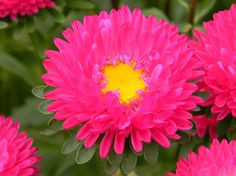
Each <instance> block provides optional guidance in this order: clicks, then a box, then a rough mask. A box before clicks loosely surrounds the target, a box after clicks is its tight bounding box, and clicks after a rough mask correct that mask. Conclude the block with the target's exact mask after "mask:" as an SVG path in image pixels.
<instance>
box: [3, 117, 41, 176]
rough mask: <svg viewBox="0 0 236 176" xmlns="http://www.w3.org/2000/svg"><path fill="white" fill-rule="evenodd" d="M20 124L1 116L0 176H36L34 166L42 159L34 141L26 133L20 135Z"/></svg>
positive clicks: (36, 169)
mask: <svg viewBox="0 0 236 176" xmlns="http://www.w3.org/2000/svg"><path fill="white" fill-rule="evenodd" d="M19 127H20V124H19V123H18V122H12V119H11V118H10V117H8V118H5V117H4V116H3V115H0V176H36V175H38V174H37V172H38V171H39V168H38V167H36V166H34V165H35V164H36V163H37V162H39V160H40V158H38V157H37V156H35V153H36V152H37V149H36V148H35V147H32V143H33V140H32V139H30V138H27V134H26V133H25V132H22V133H19V132H18V130H19Z"/></svg>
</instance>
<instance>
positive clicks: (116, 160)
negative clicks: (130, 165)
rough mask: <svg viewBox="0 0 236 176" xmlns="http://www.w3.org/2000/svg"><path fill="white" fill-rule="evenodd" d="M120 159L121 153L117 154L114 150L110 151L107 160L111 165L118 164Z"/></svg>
mask: <svg viewBox="0 0 236 176" xmlns="http://www.w3.org/2000/svg"><path fill="white" fill-rule="evenodd" d="M121 160H122V155H118V154H116V153H115V151H114V150H112V151H110V153H109V156H108V161H109V163H110V164H111V165H119V164H120V162H121Z"/></svg>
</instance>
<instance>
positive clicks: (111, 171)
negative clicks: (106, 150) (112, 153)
mask: <svg viewBox="0 0 236 176" xmlns="http://www.w3.org/2000/svg"><path fill="white" fill-rule="evenodd" d="M118 169H119V165H112V164H110V163H109V162H108V161H107V162H106V165H105V172H106V174H107V175H112V174H114V173H115V172H116V171H117V170H118Z"/></svg>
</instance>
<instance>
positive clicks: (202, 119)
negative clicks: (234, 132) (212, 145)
mask: <svg viewBox="0 0 236 176" xmlns="http://www.w3.org/2000/svg"><path fill="white" fill-rule="evenodd" d="M193 121H194V122H195V123H196V126H197V134H198V136H199V137H200V138H202V137H204V136H205V134H206V132H207V131H209V136H210V138H211V139H214V138H218V135H217V132H216V125H217V120H216V117H215V116H213V117H206V116H205V115H197V116H194V117H193Z"/></svg>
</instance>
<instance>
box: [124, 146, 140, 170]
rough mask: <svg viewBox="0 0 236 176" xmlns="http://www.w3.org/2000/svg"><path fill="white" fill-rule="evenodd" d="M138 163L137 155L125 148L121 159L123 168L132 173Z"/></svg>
mask: <svg viewBox="0 0 236 176" xmlns="http://www.w3.org/2000/svg"><path fill="white" fill-rule="evenodd" d="M136 164H137V155H135V154H134V153H133V152H131V151H130V150H127V149H126V150H125V152H124V154H123V158H122V161H121V169H122V171H123V172H124V173H125V174H129V173H131V172H132V171H133V170H134V169H135V167H136Z"/></svg>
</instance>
